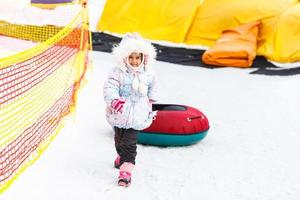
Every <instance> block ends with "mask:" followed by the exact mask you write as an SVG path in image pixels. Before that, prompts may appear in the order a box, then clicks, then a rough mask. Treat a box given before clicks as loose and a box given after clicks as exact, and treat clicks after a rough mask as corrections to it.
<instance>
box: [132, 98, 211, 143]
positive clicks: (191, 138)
mask: <svg viewBox="0 0 300 200" xmlns="http://www.w3.org/2000/svg"><path fill="white" fill-rule="evenodd" d="M153 110H157V111H158V112H157V116H156V117H155V119H154V120H153V123H152V124H151V126H150V127H149V128H147V129H145V130H142V131H140V132H139V135H138V142H139V143H141V144H150V145H158V146H178V145H190V144H194V143H196V142H198V141H199V140H202V139H203V138H204V137H205V136H206V135H207V132H208V129H209V122H208V119H207V117H206V116H205V115H204V114H203V113H202V112H201V111H199V110H198V109H195V108H193V107H190V106H186V105H176V104H153Z"/></svg>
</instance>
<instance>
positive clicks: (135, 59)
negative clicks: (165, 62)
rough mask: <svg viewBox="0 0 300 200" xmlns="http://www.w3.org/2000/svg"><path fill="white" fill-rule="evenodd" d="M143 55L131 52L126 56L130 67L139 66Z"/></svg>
mask: <svg viewBox="0 0 300 200" xmlns="http://www.w3.org/2000/svg"><path fill="white" fill-rule="evenodd" d="M142 59H143V55H142V54H141V53H131V54H130V55H129V56H128V63H129V64H130V65H131V66H132V67H139V66H140V64H141V63H142Z"/></svg>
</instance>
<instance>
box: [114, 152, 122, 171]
mask: <svg viewBox="0 0 300 200" xmlns="http://www.w3.org/2000/svg"><path fill="white" fill-rule="evenodd" d="M114 165H115V168H117V169H120V166H121V157H120V156H119V155H118V157H117V158H116V159H115V162H114Z"/></svg>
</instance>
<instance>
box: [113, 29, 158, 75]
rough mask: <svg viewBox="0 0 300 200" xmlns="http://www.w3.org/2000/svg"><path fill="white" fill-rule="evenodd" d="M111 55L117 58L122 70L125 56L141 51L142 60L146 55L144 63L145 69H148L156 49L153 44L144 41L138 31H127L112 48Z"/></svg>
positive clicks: (124, 68)
mask: <svg viewBox="0 0 300 200" xmlns="http://www.w3.org/2000/svg"><path fill="white" fill-rule="evenodd" d="M112 52H113V55H114V56H115V59H116V60H117V65H118V66H119V67H120V68H121V69H122V70H123V71H125V70H126V60H127V57H128V56H129V55H130V54H131V53H132V52H136V53H142V54H143V62H144V59H145V58H146V57H147V61H146V63H145V64H144V67H145V71H148V70H150V66H151V64H152V63H153V62H154V60H155V57H156V51H155V48H154V46H153V45H152V44H151V43H150V42H147V41H145V40H144V39H143V38H142V37H141V36H140V35H139V34H138V33H129V34H128V33H127V34H126V35H125V36H124V37H123V39H122V40H121V42H120V43H119V44H118V45H117V46H115V47H114V48H113V51H112Z"/></svg>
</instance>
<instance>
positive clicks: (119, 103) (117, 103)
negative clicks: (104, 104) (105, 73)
mask: <svg viewBox="0 0 300 200" xmlns="http://www.w3.org/2000/svg"><path fill="white" fill-rule="evenodd" d="M124 103H125V100H123V99H114V100H112V102H111V107H112V108H113V109H114V110H115V111H117V112H122V110H123V106H124Z"/></svg>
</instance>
